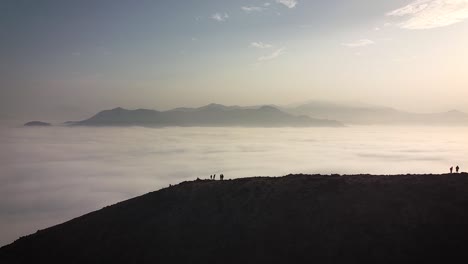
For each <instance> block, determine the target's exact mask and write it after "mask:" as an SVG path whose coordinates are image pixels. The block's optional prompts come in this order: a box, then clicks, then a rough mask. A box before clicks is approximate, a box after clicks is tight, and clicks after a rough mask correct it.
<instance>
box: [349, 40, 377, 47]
mask: <svg viewBox="0 0 468 264" xmlns="http://www.w3.org/2000/svg"><path fill="white" fill-rule="evenodd" d="M373 44H375V42H374V41H372V40H370V39H360V40H357V41H353V42H349V43H343V44H342V45H343V46H346V47H349V48H359V47H366V46H369V45H373Z"/></svg>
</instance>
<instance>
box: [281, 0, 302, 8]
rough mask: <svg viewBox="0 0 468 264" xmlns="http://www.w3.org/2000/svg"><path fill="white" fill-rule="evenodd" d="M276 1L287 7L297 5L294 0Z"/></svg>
mask: <svg viewBox="0 0 468 264" xmlns="http://www.w3.org/2000/svg"><path fill="white" fill-rule="evenodd" d="M276 2H277V3H279V4H282V5H284V6H286V7H288V8H294V7H296V5H297V1H296V0H276Z"/></svg>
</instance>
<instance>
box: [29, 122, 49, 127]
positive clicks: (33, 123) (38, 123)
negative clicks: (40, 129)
mask: <svg viewBox="0 0 468 264" xmlns="http://www.w3.org/2000/svg"><path fill="white" fill-rule="evenodd" d="M24 126H51V124H49V123H46V122H41V121H31V122H27V123H26V124H24Z"/></svg>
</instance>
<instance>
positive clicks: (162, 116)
mask: <svg viewBox="0 0 468 264" xmlns="http://www.w3.org/2000/svg"><path fill="white" fill-rule="evenodd" d="M66 124H68V125H81V126H133V125H136V126H151V127H164V126H213V127H217V126H243V127H287V126H289V127H340V126H343V124H342V123H340V122H338V121H335V120H328V119H318V118H312V117H308V116H304V115H300V116H297V115H293V114H290V113H286V112H284V111H282V110H280V109H278V108H276V107H273V106H259V107H240V106H224V105H220V104H210V105H206V106H203V107H199V108H176V109H173V110H169V111H156V110H149V109H138V110H127V109H123V108H120V107H119V108H115V109H112V110H105V111H102V112H99V113H98V114H96V115H95V116H93V117H91V118H89V119H86V120H83V121H78V122H66Z"/></svg>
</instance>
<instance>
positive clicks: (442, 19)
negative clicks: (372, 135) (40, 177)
mask: <svg viewBox="0 0 468 264" xmlns="http://www.w3.org/2000/svg"><path fill="white" fill-rule="evenodd" d="M467 18H468V0H450V1H449V0H439V1H432V0H416V1H413V0H396V1H383V0H381V1H375V0H327V1H305V0H302V1H301V0H297V1H295V0H281V1H280V0H278V1H277V0H271V1H256V0H244V1H220V0H216V1H215V0H211V1H200V0H196V1H195V0H193V1H154V0H153V1H150V0H146V1H111V0H106V1H104V0H102V1H95V0H93V1H90V0H87V1H74V2H72V1H60V0H55V1H52V0H44V1H32V0H29V1H26V0H5V1H2V3H1V5H0V34H1V36H2V41H1V42H0V58H1V59H0V93H1V96H0V111H1V113H2V115H3V116H13V117H20V118H26V119H28V118H42V119H54V118H69V119H72V118H81V117H86V116H87V115H89V114H91V113H93V112H96V111H98V110H102V109H105V108H111V107H116V106H122V107H128V108H157V109H167V108H171V107H177V106H200V105H204V104H208V103H211V102H217V103H222V104H239V105H252V104H271V103H273V104H288V103H294V102H300V101H304V100H311V99H315V100H340V101H343V100H344V101H361V102H370V103H372V102H373V103H376V104H383V105H389V106H395V107H399V108H403V109H407V110H415V111H439V110H443V109H447V110H448V109H452V108H459V109H461V110H464V111H468V107H466V106H467V105H468V99H466V98H468V74H467V73H468V70H467V69H468V51H467V48H466V47H468V36H467V35H468V34H466V33H467V32H468V22H467V21H466V19H467ZM0 117H1V116H0Z"/></svg>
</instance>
